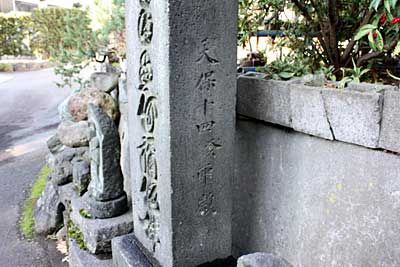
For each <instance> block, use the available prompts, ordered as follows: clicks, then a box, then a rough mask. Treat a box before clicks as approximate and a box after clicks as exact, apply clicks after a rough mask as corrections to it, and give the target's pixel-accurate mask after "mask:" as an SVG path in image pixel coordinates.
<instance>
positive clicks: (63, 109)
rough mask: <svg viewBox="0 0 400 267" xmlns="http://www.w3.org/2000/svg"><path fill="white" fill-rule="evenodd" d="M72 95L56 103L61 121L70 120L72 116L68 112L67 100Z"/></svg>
mask: <svg viewBox="0 0 400 267" xmlns="http://www.w3.org/2000/svg"><path fill="white" fill-rule="evenodd" d="M71 97H72V96H69V97H67V98H66V99H65V100H64V101H63V102H61V103H60V104H59V105H58V116H59V117H60V120H61V121H72V120H73V119H74V118H73V117H72V115H71V113H70V112H69V108H68V102H69V100H70V99H71Z"/></svg>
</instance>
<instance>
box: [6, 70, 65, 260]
mask: <svg viewBox="0 0 400 267" xmlns="http://www.w3.org/2000/svg"><path fill="white" fill-rule="evenodd" d="M55 79H56V78H55V76H54V74H53V71H52V70H51V69H47V70H41V71H34V72H25V73H13V74H12V77H10V75H7V74H1V73H0V203H1V205H0V214H1V218H0V266H2V267H3V266H4V267H8V266H10V267H24V266H30V267H31V266H34V267H42V266H43V267H47V266H48V267H50V266H54V267H56V266H57V267H59V266H64V264H61V262H60V255H57V253H56V252H55V249H54V244H51V243H49V242H44V241H40V242H33V241H27V240H22V239H21V236H20V234H19V232H18V228H17V222H18V219H19V213H20V207H21V205H22V203H23V201H24V199H25V197H26V196H27V195H28V193H29V188H30V185H31V184H32V182H33V180H34V178H35V176H36V175H37V173H38V172H39V170H40V168H41V167H42V166H43V164H44V163H45V157H46V153H47V151H46V146H45V141H46V140H47V138H48V137H49V136H50V135H51V134H52V133H54V130H55V127H56V125H57V123H58V117H57V105H58V104H59V103H60V102H61V101H62V100H63V99H64V98H65V97H66V96H67V95H68V94H69V91H70V90H69V89H59V88H57V87H56V85H55V83H54V81H55Z"/></svg>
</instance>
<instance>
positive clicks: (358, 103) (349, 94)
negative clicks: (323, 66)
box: [322, 90, 383, 148]
mask: <svg viewBox="0 0 400 267" xmlns="http://www.w3.org/2000/svg"><path fill="white" fill-rule="evenodd" d="M322 95H323V98H324V101H325V108H326V111H327V114H328V119H329V122H330V125H331V128H332V131H333V134H334V138H335V139H336V140H340V141H344V142H348V143H352V144H357V145H362V146H366V147H370V148H377V147H378V143H379V135H380V123H381V117H382V103H383V95H382V94H380V93H378V92H360V91H349V90H324V91H322Z"/></svg>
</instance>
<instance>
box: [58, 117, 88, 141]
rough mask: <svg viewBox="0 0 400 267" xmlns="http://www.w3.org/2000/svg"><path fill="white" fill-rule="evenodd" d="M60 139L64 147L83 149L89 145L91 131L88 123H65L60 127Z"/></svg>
mask: <svg viewBox="0 0 400 267" xmlns="http://www.w3.org/2000/svg"><path fill="white" fill-rule="evenodd" d="M57 131H58V137H59V139H60V141H61V143H62V144H63V145H66V146H68V147H81V146H88V145H89V138H90V131H89V123H88V122H87V121H79V122H72V121H63V122H61V123H60V125H59V126H58V129H57Z"/></svg>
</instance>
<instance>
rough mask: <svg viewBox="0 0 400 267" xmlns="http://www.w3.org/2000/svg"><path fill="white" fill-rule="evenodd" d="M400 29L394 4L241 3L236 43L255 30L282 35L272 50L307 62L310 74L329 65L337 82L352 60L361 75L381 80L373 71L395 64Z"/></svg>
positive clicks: (379, 0)
mask: <svg viewBox="0 0 400 267" xmlns="http://www.w3.org/2000/svg"><path fill="white" fill-rule="evenodd" d="M291 12H292V13H294V16H291V17H290V14H289V15H288V13H291ZM399 27H400V1H398V0H324V1H315V0H239V43H240V44H242V45H243V44H245V43H246V42H247V41H248V40H249V38H250V37H251V36H253V35H255V33H256V32H257V31H258V30H263V29H264V30H265V29H269V30H278V31H282V32H283V35H284V38H280V39H278V41H277V42H275V46H276V47H286V48H289V49H290V50H291V51H292V52H293V53H291V54H289V56H288V57H292V56H293V55H298V54H301V55H303V56H304V57H305V58H308V59H309V65H308V66H309V67H310V68H311V71H312V72H318V71H319V70H320V69H321V68H325V70H326V69H328V68H329V67H330V66H333V74H334V75H335V78H338V79H341V78H343V72H342V71H341V70H342V69H346V68H352V62H353V60H354V62H355V65H356V66H357V67H358V68H363V69H369V68H371V72H370V73H368V75H363V77H370V78H373V80H375V81H378V80H379V79H381V78H382V77H380V78H379V77H377V76H382V74H383V72H379V73H378V72H377V71H375V70H374V69H373V67H374V66H376V65H382V66H384V65H387V64H386V62H387V60H388V59H389V58H390V57H391V56H392V57H397V60H398V57H399V54H400V44H399V37H400V34H399ZM280 60H281V61H282V59H280ZM291 60H293V59H291ZM289 61H290V60H289ZM282 70H284V68H283V69H280V70H279V71H282Z"/></svg>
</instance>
